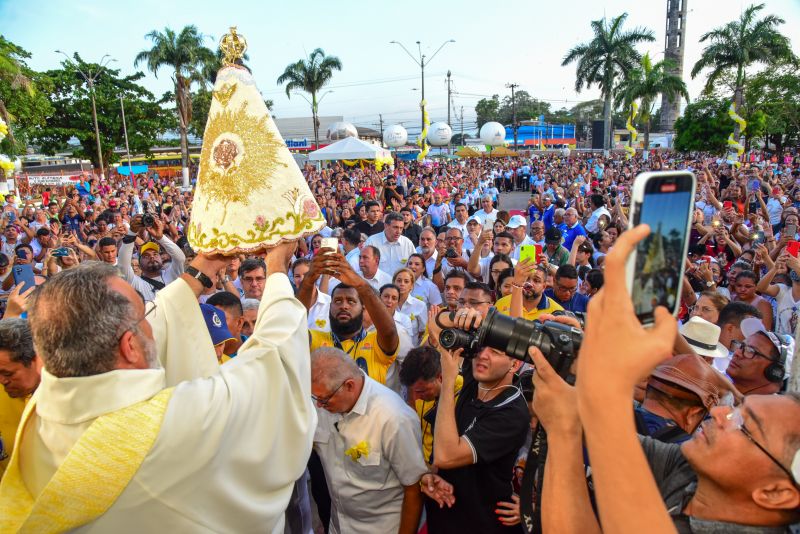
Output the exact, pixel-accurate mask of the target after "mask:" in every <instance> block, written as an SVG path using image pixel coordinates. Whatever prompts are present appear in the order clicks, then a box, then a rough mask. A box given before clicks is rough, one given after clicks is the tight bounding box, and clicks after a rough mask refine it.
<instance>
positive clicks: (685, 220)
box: [626, 171, 722, 325]
mask: <svg viewBox="0 0 800 534" xmlns="http://www.w3.org/2000/svg"><path fill="white" fill-rule="evenodd" d="M696 186H697V180H696V178H695V176H694V174H693V173H691V172H688V171H663V172H645V173H642V174H640V175H639V176H637V177H636V180H635V181H634V183H633V192H632V197H631V213H630V217H629V225H630V228H633V227H635V226H637V225H639V224H647V225H648V226H649V227H650V235H648V236H647V237H646V238H645V239H643V240H642V241H640V242H639V243H638V245H637V246H636V249H635V250H634V252H633V253H632V254H631V255H630V257H629V258H628V263H627V268H626V270H627V272H626V275H627V281H628V289H629V290H630V293H631V297H632V299H633V305H634V311H635V312H636V316H637V317H638V318H639V321H640V322H641V323H642V324H645V325H647V324H652V323H653V321H654V311H655V308H656V307H657V306H665V307H666V308H667V309H668V310H669V311H670V313H672V315H673V316H674V315H677V313H678V310H679V308H680V295H681V284H682V283H683V274H684V270H685V266H686V262H685V261H684V258H686V253H687V250H688V247H689V231H690V228H691V223H692V204H693V199H694V193H695V188H696ZM712 225H713V226H714V227H715V229H716V228H722V224H721V223H720V222H719V221H714V222H713V223H712Z"/></svg>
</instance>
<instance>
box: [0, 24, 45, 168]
mask: <svg viewBox="0 0 800 534" xmlns="http://www.w3.org/2000/svg"><path fill="white" fill-rule="evenodd" d="M30 57H31V55H30V53H29V52H28V51H27V50H25V49H24V48H22V47H20V46H17V45H16V44H14V43H12V42H11V41H8V40H7V39H5V38H4V37H3V36H2V35H0V118H2V119H3V120H4V121H6V123H8V125H9V133H10V135H9V136H8V137H6V138H5V139H4V140H3V141H2V143H0V153H3V154H8V155H12V156H13V155H17V154H24V153H25V148H26V146H27V144H28V141H29V140H30V137H31V134H32V132H34V131H35V130H36V129H37V128H40V127H42V126H44V121H45V118H46V117H47V115H48V114H49V113H52V106H51V105H50V102H49V101H48V100H47V97H46V94H47V92H48V91H49V89H50V81H49V79H48V78H47V77H46V76H42V75H41V74H39V73H38V72H35V71H33V70H32V69H30V68H29V67H28V65H27V63H26V61H25V60H27V59H29V58H30Z"/></svg>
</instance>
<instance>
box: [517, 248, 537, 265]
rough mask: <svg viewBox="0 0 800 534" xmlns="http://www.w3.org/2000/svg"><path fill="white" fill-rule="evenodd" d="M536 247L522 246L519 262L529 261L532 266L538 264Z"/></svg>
mask: <svg viewBox="0 0 800 534" xmlns="http://www.w3.org/2000/svg"><path fill="white" fill-rule="evenodd" d="M537 257H538V256H537V254H536V245H522V246H521V247H520V249H519V261H525V260H528V261H530V262H531V263H532V264H535V263H536V258H537Z"/></svg>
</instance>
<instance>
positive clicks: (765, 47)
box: [692, 4, 797, 141]
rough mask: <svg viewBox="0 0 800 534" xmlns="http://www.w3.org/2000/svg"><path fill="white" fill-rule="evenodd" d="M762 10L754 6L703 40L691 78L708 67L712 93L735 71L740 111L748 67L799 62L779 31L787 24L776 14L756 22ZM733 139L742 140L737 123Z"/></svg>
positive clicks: (736, 101)
mask: <svg viewBox="0 0 800 534" xmlns="http://www.w3.org/2000/svg"><path fill="white" fill-rule="evenodd" d="M762 9H764V4H759V5H751V6H750V7H748V8H747V9H745V10H744V12H743V13H742V14H741V15H740V16H739V20H734V21H731V22H729V23H727V24H726V25H725V26H722V27H721V28H715V29H713V30H711V31H710V32H708V33H706V34H704V35H703V36H702V37H700V42H701V43H703V42H708V45H706V47H705V49H703V54H702V55H701V56H700V59H699V60H698V61H697V63H695V64H694V67H693V68H692V78H694V77H696V76H697V75H698V74H700V71H702V70H703V69H705V68H707V67H708V68H710V69H711V72H710V73H709V74H708V78H707V79H706V85H705V91H706V92H711V91H712V90H713V89H714V86H715V84H716V82H717V81H718V80H720V78H721V77H722V76H723V75H725V74H728V73H731V72H735V73H736V79H735V82H734V92H733V102H734V106H735V109H736V110H737V111H738V110H739V108H741V107H742V104H743V103H744V85H745V81H746V79H747V67H749V66H750V65H752V64H754V63H762V64H764V65H768V66H776V65H778V64H780V63H781V62H785V61H789V62H791V63H796V62H797V58H796V57H795V55H794V54H793V53H792V48H791V45H790V43H789V39H788V38H786V36H784V35H782V34H781V33H779V32H778V31H777V29H776V28H777V27H778V26H780V25H781V24H783V23H784V22H785V21H784V20H783V19H782V18H780V17H778V16H775V15H767V16H766V17H764V18H762V19H756V16H757V15H758V12H759V11H761V10H762ZM733 137H734V139H736V140H737V141H738V140H739V124H738V123H736V125H735V126H734V129H733Z"/></svg>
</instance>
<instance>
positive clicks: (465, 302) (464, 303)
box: [458, 299, 492, 308]
mask: <svg viewBox="0 0 800 534" xmlns="http://www.w3.org/2000/svg"><path fill="white" fill-rule="evenodd" d="M491 303H492V301H490V300H474V299H469V300H462V299H459V300H458V305H459V306H469V307H471V308H475V307H477V306H480V305H481V304H491Z"/></svg>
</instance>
